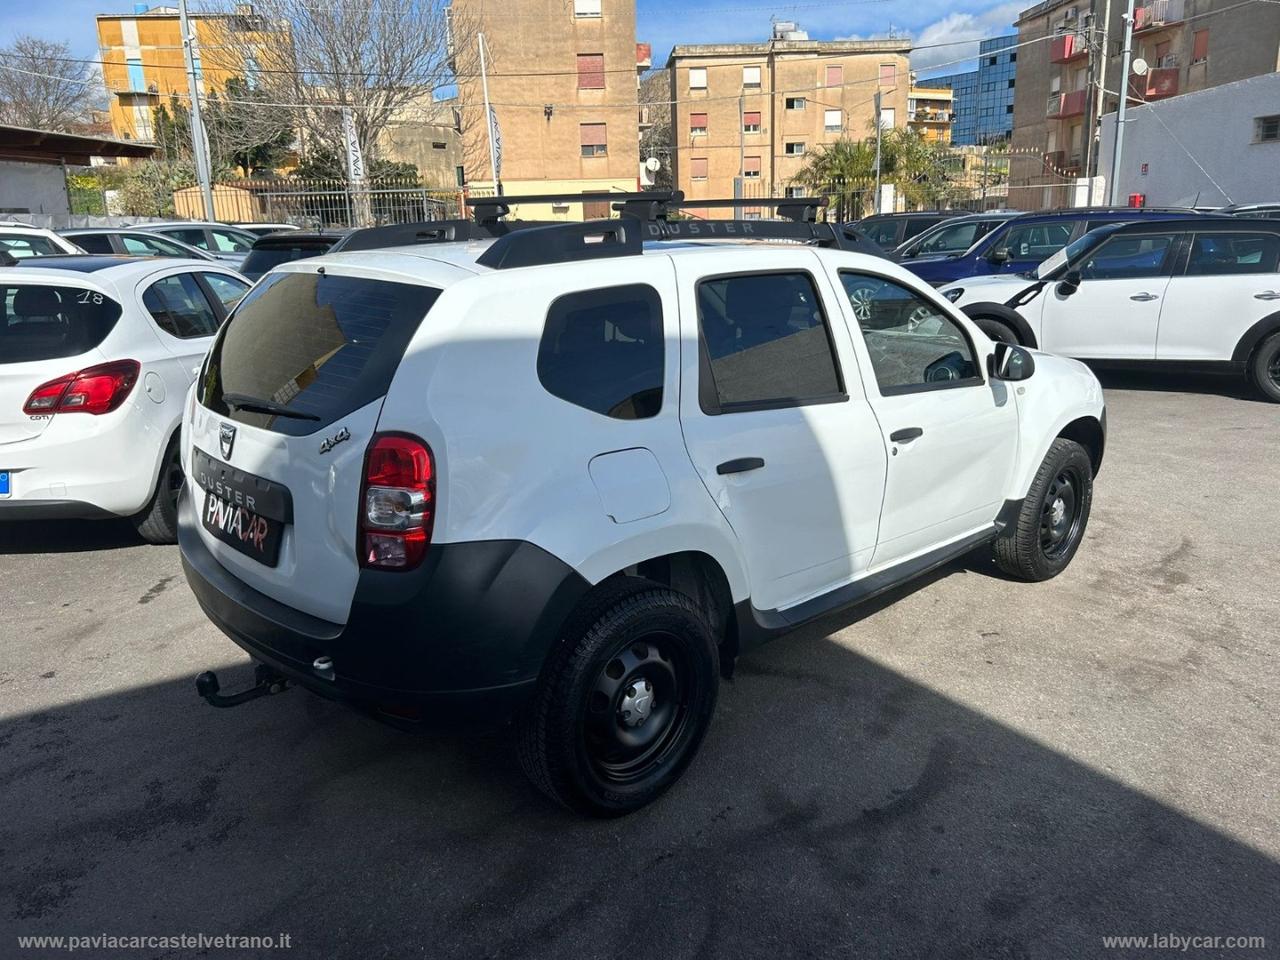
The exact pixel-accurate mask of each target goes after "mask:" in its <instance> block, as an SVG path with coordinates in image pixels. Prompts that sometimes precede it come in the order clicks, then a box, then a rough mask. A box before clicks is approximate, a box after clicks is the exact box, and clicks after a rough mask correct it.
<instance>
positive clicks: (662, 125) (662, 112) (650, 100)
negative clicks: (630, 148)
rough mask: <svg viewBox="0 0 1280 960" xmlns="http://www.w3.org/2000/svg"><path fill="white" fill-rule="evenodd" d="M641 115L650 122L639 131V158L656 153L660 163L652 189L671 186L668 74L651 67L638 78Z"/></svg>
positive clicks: (665, 188)
mask: <svg viewBox="0 0 1280 960" xmlns="http://www.w3.org/2000/svg"><path fill="white" fill-rule="evenodd" d="M640 116H641V118H642V121H643V122H644V123H648V124H649V126H648V127H647V128H646V129H643V130H641V131H640V162H641V163H643V162H644V161H645V160H646V159H647V158H648V157H657V158H658V160H659V161H660V162H661V163H662V166H661V167H660V168H659V170H658V172H657V173H655V174H654V175H653V186H652V187H650V188H649V189H651V190H670V189H672V187H673V186H674V184H673V183H672V179H671V154H672V149H671V74H670V73H669V72H668V71H666V70H654V71H651V72H650V73H647V74H645V76H644V77H643V78H642V79H641V81H640Z"/></svg>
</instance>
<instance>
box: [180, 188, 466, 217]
mask: <svg viewBox="0 0 1280 960" xmlns="http://www.w3.org/2000/svg"><path fill="white" fill-rule="evenodd" d="M461 202H462V195H461V193H460V191H457V190H441V189H438V188H435V187H431V186H428V185H426V184H424V183H422V182H420V181H418V180H411V179H396V180H392V179H386V180H367V181H365V182H363V183H362V184H360V185H359V186H353V185H352V184H350V183H348V182H347V181H345V180H304V179H300V178H293V177H272V178H267V179H253V180H232V181H227V182H224V183H219V184H217V185H216V186H215V187H214V188H213V206H214V219H216V220H221V221H224V222H229V223H294V224H297V225H299V226H305V227H315V228H318V227H354V226H383V225H386V224H394V223H417V222H420V221H423V220H444V219H448V218H451V217H457V216H458V215H459V210H460V204H461ZM174 209H175V213H176V215H177V216H179V217H199V218H202V217H204V216H205V213H204V199H203V196H202V195H201V192H200V188H199V187H185V188H183V189H182V190H178V191H176V192H175V193H174Z"/></svg>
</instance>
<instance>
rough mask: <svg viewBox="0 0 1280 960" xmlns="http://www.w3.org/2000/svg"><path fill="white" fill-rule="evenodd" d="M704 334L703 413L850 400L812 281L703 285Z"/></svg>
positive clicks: (777, 276)
mask: <svg viewBox="0 0 1280 960" xmlns="http://www.w3.org/2000/svg"><path fill="white" fill-rule="evenodd" d="M698 329H699V332H700V334H701V338H702V351H703V364H702V366H703V369H702V372H701V374H700V376H699V380H698V400H699V403H700V405H701V407H702V410H703V412H704V413H709V414H717V413H733V412H736V411H741V410H751V409H766V408H773V407H787V406H797V405H799V404H803V403H820V402H823V401H827V400H838V399H843V398H844V387H843V385H842V383H841V381H840V371H839V368H838V367H837V366H836V359H835V354H834V352H833V350H832V346H831V336H830V332H829V329H828V326H827V318H826V316H825V314H824V313H823V311H822V305H821V302H820V301H819V299H818V292H817V290H816V289H815V288H814V284H813V279H812V278H811V277H810V276H809V275H808V274H807V273H803V272H795V273H764V274H748V275H742V276H733V277H718V278H715V279H711V280H703V281H702V282H701V283H700V284H698Z"/></svg>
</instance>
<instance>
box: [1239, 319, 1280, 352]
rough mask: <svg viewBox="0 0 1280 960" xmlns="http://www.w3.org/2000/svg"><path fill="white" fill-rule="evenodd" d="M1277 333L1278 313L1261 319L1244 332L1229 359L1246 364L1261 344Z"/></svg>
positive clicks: (1279, 320)
mask: <svg viewBox="0 0 1280 960" xmlns="http://www.w3.org/2000/svg"><path fill="white" fill-rule="evenodd" d="M1278 332H1280V312H1278V313H1272V314H1269V315H1268V316H1265V317H1263V318H1262V319H1261V320H1259V321H1258V322H1257V323H1255V324H1254V325H1253V326H1251V327H1250V328H1249V329H1248V330H1246V331H1245V332H1244V336H1242V337H1241V338H1240V342H1239V343H1237V344H1236V349H1235V351H1234V352H1233V353H1232V354H1231V359H1232V360H1233V361H1235V362H1236V363H1247V362H1248V361H1249V359H1250V358H1251V357H1252V356H1253V352H1254V351H1255V350H1256V349H1258V347H1259V346H1260V345H1261V344H1262V342H1263V341H1264V340H1266V339H1267V337H1269V336H1271V334H1273V333H1278Z"/></svg>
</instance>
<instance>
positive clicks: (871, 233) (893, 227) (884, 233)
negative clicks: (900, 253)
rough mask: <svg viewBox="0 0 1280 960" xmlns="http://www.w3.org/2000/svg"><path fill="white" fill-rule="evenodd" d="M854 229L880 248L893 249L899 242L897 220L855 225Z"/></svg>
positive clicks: (873, 221)
mask: <svg viewBox="0 0 1280 960" xmlns="http://www.w3.org/2000/svg"><path fill="white" fill-rule="evenodd" d="M853 229H855V230H857V231H858V232H859V233H860V234H862V235H863V236H864V237H866V238H867V239H868V240H870V241H871V242H872V243H874V244H875V245H876V246H879V247H892V246H895V245H896V244H897V242H898V221H897V220H872V221H871V222H869V223H859V224H854V227H853Z"/></svg>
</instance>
